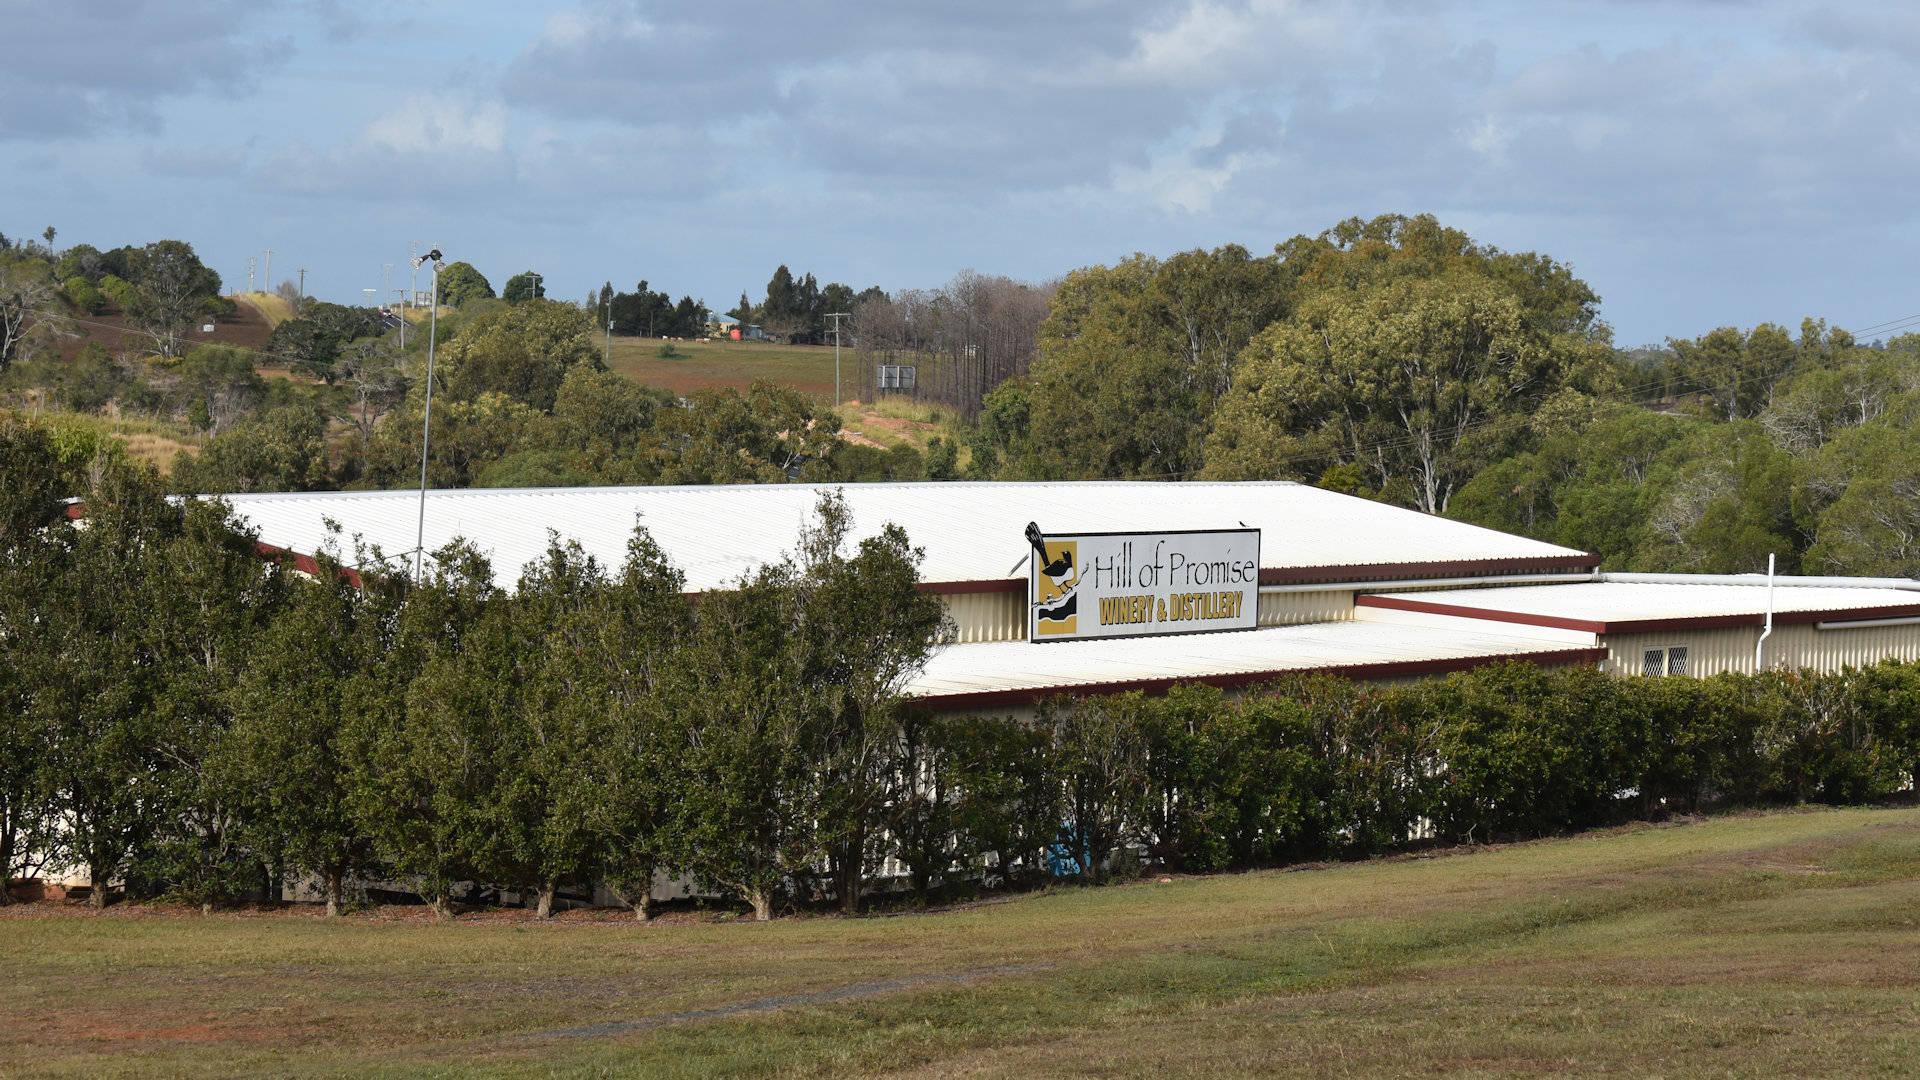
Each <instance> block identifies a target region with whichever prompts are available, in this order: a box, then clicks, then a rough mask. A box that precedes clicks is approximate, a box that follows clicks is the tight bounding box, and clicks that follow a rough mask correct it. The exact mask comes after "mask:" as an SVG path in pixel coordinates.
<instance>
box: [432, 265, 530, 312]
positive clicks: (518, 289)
mask: <svg viewBox="0 0 1920 1080" xmlns="http://www.w3.org/2000/svg"><path fill="white" fill-rule="evenodd" d="M449 269H451V267H449ZM546 295H547V284H546V279H545V278H543V277H542V276H541V275H539V274H536V273H534V272H533V271H532V270H527V271H523V272H521V273H518V274H515V275H513V276H512V277H510V278H508V279H507V283H506V284H505V285H502V286H501V287H500V299H502V300H505V301H506V302H507V303H509V304H524V303H526V302H527V301H529V300H543V299H545V298H546Z"/></svg>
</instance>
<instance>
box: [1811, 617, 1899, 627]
mask: <svg viewBox="0 0 1920 1080" xmlns="http://www.w3.org/2000/svg"><path fill="white" fill-rule="evenodd" d="M1916 623H1920V615H1904V616H1897V617H1894V618H1889V619H1840V620H1837V621H1834V622H1817V623H1814V624H1813V628H1814V629H1815V630H1865V629H1868V628H1871V627H1875V626H1913V625H1915V624H1916Z"/></svg>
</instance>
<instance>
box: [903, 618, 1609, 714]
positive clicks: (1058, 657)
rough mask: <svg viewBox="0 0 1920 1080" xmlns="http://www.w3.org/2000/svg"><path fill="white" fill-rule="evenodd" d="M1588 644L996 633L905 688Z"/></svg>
mask: <svg viewBox="0 0 1920 1080" xmlns="http://www.w3.org/2000/svg"><path fill="white" fill-rule="evenodd" d="M1589 651H1591V650H1583V649H1578V648H1575V647H1572V646H1569V645H1566V644H1564V643H1556V642H1547V641H1542V640H1541V639H1540V638H1539V637H1538V636H1532V637H1527V636H1519V635H1512V634H1503V633H1500V632H1498V631H1497V630H1494V629H1491V628H1490V629H1488V630H1486V631H1480V630H1474V629H1452V628H1448V629H1436V628H1428V627H1416V626H1403V625H1396V624H1392V623H1368V622H1329V623H1313V624H1309V625H1303V626H1272V627H1264V628H1262V629H1259V630H1240V631H1231V632H1227V633H1218V634H1187V635H1179V636H1172V637H1141V638H1099V639H1094V640H1090V641H1062V642H1049V643H1046V644H1032V643H1028V642H1025V641H995V642H987V643H983V644H977V645H949V646H947V647H946V648H945V649H943V650H941V651H940V652H938V653H936V654H934V656H933V658H932V659H931V660H929V661H928V663H927V667H926V670H925V671H924V672H923V673H922V674H921V675H920V676H919V677H918V678H916V679H915V680H914V681H913V682H912V683H910V684H909V685H908V686H907V688H906V693H907V694H909V695H912V696H917V697H923V698H929V699H935V703H936V704H937V703H938V699H940V698H949V699H953V698H960V699H964V698H966V697H971V696H982V695H1007V694H1019V693H1029V694H1046V693H1048V692H1051V691H1053V690H1062V691H1065V690H1072V689H1074V688H1082V689H1084V688H1087V687H1091V686H1103V685H1105V686H1111V685H1112V684H1126V683H1139V682H1155V681H1159V680H1179V679H1200V678H1208V677H1214V678H1218V677H1221V676H1226V677H1233V676H1248V675H1259V674H1264V673H1268V672H1286V671H1317V670H1338V669H1342V668H1347V669H1352V668H1367V667H1376V666H1379V667H1382V668H1385V667H1388V666H1393V667H1401V666H1405V667H1407V668H1408V670H1407V671H1406V673H1407V674H1415V673H1417V670H1416V669H1414V668H1413V665H1421V664H1432V663H1436V662H1438V663H1446V662H1453V661H1472V660H1478V659H1496V658H1499V657H1505V656H1519V655H1525V654H1533V655H1539V654H1542V653H1564V654H1566V655H1568V656H1569V657H1570V658H1576V657H1579V656H1581V655H1582V654H1584V653H1586V652H1589ZM1463 666H1464V665H1463ZM1373 674H1377V675H1387V674H1392V672H1391V671H1376V672H1374V673H1373Z"/></svg>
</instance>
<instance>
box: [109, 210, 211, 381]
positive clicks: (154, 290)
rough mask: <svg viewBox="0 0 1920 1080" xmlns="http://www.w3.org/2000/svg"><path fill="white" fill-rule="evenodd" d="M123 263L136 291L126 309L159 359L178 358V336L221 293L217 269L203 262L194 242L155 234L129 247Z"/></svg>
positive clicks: (179, 342) (179, 351)
mask: <svg viewBox="0 0 1920 1080" xmlns="http://www.w3.org/2000/svg"><path fill="white" fill-rule="evenodd" d="M127 269H128V272H129V278H130V280H131V281H132V283H133V287H134V291H135V296H136V302H135V306H134V308H133V310H132V311H131V312H130V314H132V315H133V317H134V319H135V321H136V322H137V323H138V324H139V326H140V328H141V329H142V330H144V331H145V332H146V334H147V336H148V337H149V338H150V339H151V340H152V342H153V346H154V350H155V351H156V352H158V353H159V354H160V357H161V359H163V360H168V361H171V360H175V359H178V358H179V356H180V355H181V353H182V351H183V350H182V345H181V336H182V335H183V334H184V333H186V331H187V329H188V328H189V327H190V326H192V325H193V323H194V322H195V320H196V319H197V318H199V316H200V315H201V314H202V311H203V309H204V308H205V306H206V304H207V302H208V301H209V300H211V299H213V298H214V297H217V296H218V295H219V294H220V275H219V274H216V273H214V272H213V271H212V270H210V269H208V268H207V267H206V266H204V265H202V264H201V262H200V257H199V256H198V255H195V254H194V252H193V245H191V244H188V243H186V242H185V241H182V240H156V241H154V242H153V243H151V244H148V245H147V246H146V247H144V248H141V249H139V250H137V251H134V252H132V253H131V254H130V256H129V257H128V259H127Z"/></svg>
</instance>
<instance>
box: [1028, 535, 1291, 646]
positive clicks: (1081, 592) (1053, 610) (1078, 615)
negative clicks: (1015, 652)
mask: <svg viewBox="0 0 1920 1080" xmlns="http://www.w3.org/2000/svg"><path fill="white" fill-rule="evenodd" d="M1029 530H1030V535H1029V542H1032V535H1031V533H1032V532H1037V530H1033V529H1032V527H1031V526H1029ZM1031 562H1032V569H1031V570H1030V571H1029V572H1028V577H1027V581H1028V585H1027V640H1029V641H1074V640H1079V639H1084V638H1100V637H1135V636H1145V635H1151V634H1199V633H1206V632H1207V631H1210V630H1251V629H1253V628H1254V627H1255V626H1258V625H1259V621H1260V530H1258V529H1226V530H1221V531H1217V532H1165V533H1062V534H1059V535H1054V536H1047V537H1044V539H1043V540H1042V541H1041V542H1040V543H1039V544H1037V545H1036V547H1035V551H1034V556H1033V559H1032V560H1031Z"/></svg>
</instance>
